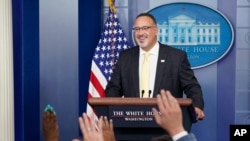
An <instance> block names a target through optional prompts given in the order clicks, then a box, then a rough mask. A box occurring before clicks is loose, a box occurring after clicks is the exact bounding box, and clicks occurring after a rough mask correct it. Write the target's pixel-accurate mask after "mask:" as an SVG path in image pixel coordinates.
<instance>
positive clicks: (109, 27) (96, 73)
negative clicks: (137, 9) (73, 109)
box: [87, 8, 130, 116]
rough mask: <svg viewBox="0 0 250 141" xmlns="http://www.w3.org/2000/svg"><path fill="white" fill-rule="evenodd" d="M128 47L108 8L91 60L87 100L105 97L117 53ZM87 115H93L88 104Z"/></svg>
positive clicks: (116, 20) (113, 14)
mask: <svg viewBox="0 0 250 141" xmlns="http://www.w3.org/2000/svg"><path fill="white" fill-rule="evenodd" d="M129 47H130V46H129V43H128V40H127V38H126V36H125V34H124V32H123V30H122V28H121V24H120V22H119V19H118V18H117V15H116V14H115V13H114V12H113V11H112V10H111V9H110V8H109V13H108V17H107V19H106V22H105V24H104V30H103V32H102V34H101V38H100V40H99V43H98V45H97V47H96V49H95V53H94V56H93V59H92V65H91V74H90V80H89V90H88V98H91V97H105V93H104V90H105V87H106V85H107V83H108V81H109V80H110V78H111V74H112V72H113V68H114V65H115V63H116V61H117V59H118V57H119V53H120V52H121V51H123V50H126V49H128V48H129ZM87 114H88V115H89V116H90V115H92V116H93V114H94V115H95V113H94V111H93V109H92V107H91V106H90V105H89V104H87Z"/></svg>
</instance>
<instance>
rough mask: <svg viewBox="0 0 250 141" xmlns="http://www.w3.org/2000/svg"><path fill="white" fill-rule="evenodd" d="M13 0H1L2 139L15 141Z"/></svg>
mask: <svg viewBox="0 0 250 141" xmlns="http://www.w3.org/2000/svg"><path fill="white" fill-rule="evenodd" d="M11 4H12V3H11V0H0V141H14V91H13V38H12V12H11V11H12V10H11V9H12V6H11Z"/></svg>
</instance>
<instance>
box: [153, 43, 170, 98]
mask: <svg viewBox="0 0 250 141" xmlns="http://www.w3.org/2000/svg"><path fill="white" fill-rule="evenodd" d="M163 48H164V47H163V46H162V45H161V44H160V49H159V55H158V61H157V68H156V76H155V86H154V93H153V94H154V97H155V96H156V94H158V93H159V90H160V86H161V83H162V76H163V72H164V68H165V66H166V63H167V56H168V55H167V53H168V52H166V51H165V49H163Z"/></svg>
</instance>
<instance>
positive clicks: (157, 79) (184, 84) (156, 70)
mask: <svg viewBox="0 0 250 141" xmlns="http://www.w3.org/2000/svg"><path fill="white" fill-rule="evenodd" d="M133 33H134V38H135V40H136V43H137V44H138V45H137V46H135V47H132V48H129V49H127V50H125V51H123V52H121V53H120V55H119V59H118V61H117V63H116V65H115V68H114V71H113V74H112V76H111V80H110V81H109V82H108V84H107V86H106V89H105V94H106V96H107V97H141V98H152V97H156V95H157V94H158V93H160V90H161V89H165V90H168V91H170V92H171V93H172V94H173V96H174V97H176V98H183V96H184V95H183V94H185V95H186V97H187V98H191V99H192V102H193V106H194V110H195V116H196V117H195V118H196V120H199V119H203V118H204V117H205V115H204V112H203V108H204V100H203V94H202V89H201V86H200V84H199V82H198V80H197V79H196V77H195V75H194V72H193V70H192V69H191V67H190V63H189V61H188V59H187V54H186V52H184V51H181V50H178V49H175V48H172V47H170V46H168V45H164V44H161V43H160V42H158V40H157V34H158V27H157V23H156V20H155V18H154V17H153V15H151V14H149V13H142V14H139V15H138V16H137V17H136V19H135V22H134V25H133ZM182 112H183V120H184V121H183V122H184V127H185V129H186V130H187V131H188V132H190V130H191V125H192V121H191V117H190V113H189V111H188V110H183V111H182Z"/></svg>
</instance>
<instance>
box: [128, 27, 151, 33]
mask: <svg viewBox="0 0 250 141" xmlns="http://www.w3.org/2000/svg"><path fill="white" fill-rule="evenodd" d="M154 27H155V26H143V27H133V28H132V30H134V31H135V32H139V31H140V30H142V31H147V30H148V29H150V28H154Z"/></svg>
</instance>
